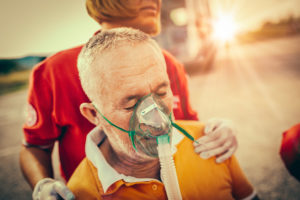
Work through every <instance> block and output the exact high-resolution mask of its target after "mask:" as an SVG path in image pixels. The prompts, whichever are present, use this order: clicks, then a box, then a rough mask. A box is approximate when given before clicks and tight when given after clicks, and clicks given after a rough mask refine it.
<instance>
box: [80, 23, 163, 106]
mask: <svg viewBox="0 0 300 200" xmlns="http://www.w3.org/2000/svg"><path fill="white" fill-rule="evenodd" d="M143 43H150V44H152V45H153V46H154V47H155V48H157V49H159V50H160V48H159V46H158V44H157V43H156V42H155V41H154V40H153V39H151V38H150V36H149V35H147V34H146V33H144V32H142V31H139V30H137V29H132V28H115V29H110V30H102V31H101V32H99V33H98V34H96V35H94V36H93V37H92V38H91V39H90V40H89V41H88V42H87V43H86V44H85V45H84V47H83V48H82V50H81V52H80V54H79V56H78V60H77V68H78V72H79V78H80V82H81V86H82V89H83V91H84V92H85V93H86V95H87V96H88V98H89V99H90V101H96V100H99V99H101V94H100V93H102V91H103V88H100V91H98V92H95V91H97V90H96V89H95V87H99V86H100V87H103V86H104V85H105V83H102V78H101V77H103V76H104V73H105V69H106V65H103V66H94V65H93V62H94V60H95V59H96V58H97V57H99V56H104V55H105V53H107V52H111V51H113V50H114V49H116V48H118V47H122V46H126V45H127V46H135V45H138V44H143ZM161 56H162V54H161ZM162 59H163V56H162ZM95 74H97V75H102V76H95ZM97 89H98V88H97Z"/></svg>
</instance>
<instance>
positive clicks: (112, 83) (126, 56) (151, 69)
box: [94, 42, 169, 100]
mask: <svg viewBox="0 0 300 200" xmlns="http://www.w3.org/2000/svg"><path fill="white" fill-rule="evenodd" d="M94 64H95V66H103V67H101V69H102V70H101V71H99V72H98V74H97V75H96V76H97V77H98V78H101V82H102V84H101V86H100V87H102V89H101V90H100V91H99V92H101V93H102V95H101V96H102V97H103V96H104V97H107V98H108V97H109V96H112V97H111V98H113V97H116V96H115V95H114V94H118V95H119V97H117V98H120V97H121V96H122V94H123V93H128V92H132V93H138V92H140V93H142V90H143V89H145V90H147V89H148V87H155V85H157V84H160V82H164V81H165V82H167V81H169V79H168V75H167V71H166V64H165V60H164V56H163V54H162V51H161V49H160V48H159V47H158V46H157V45H156V44H155V43H152V42H144V43H142V44H136V45H130V46H125V45H123V46H119V47H117V48H115V49H114V50H113V49H111V50H108V51H107V52H105V54H103V55H101V56H99V59H96V60H95V62H94ZM112 93H114V94H112ZM132 95H134V94H132ZM110 100H114V99H110Z"/></svg>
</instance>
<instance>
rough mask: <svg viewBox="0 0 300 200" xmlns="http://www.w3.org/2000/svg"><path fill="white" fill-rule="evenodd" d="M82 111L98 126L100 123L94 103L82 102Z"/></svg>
mask: <svg viewBox="0 0 300 200" xmlns="http://www.w3.org/2000/svg"><path fill="white" fill-rule="evenodd" d="M80 113H81V114H82V115H83V116H84V117H85V118H86V119H87V120H89V122H91V123H92V124H94V125H96V126H97V125H98V124H99V119H98V116H97V111H96V109H95V108H94V106H93V104H92V103H82V104H81V105H80Z"/></svg>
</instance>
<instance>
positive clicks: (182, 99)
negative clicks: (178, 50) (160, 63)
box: [163, 50, 198, 120]
mask: <svg viewBox="0 0 300 200" xmlns="http://www.w3.org/2000/svg"><path fill="white" fill-rule="evenodd" d="M163 54H164V57H165V60H166V64H167V72H168V76H169V79H170V84H171V89H172V92H173V96H174V105H173V113H174V116H175V119H176V120H198V115H197V112H196V111H195V110H193V109H192V107H191V104H190V99H189V91H188V82H187V77H186V72H185V69H184V67H183V65H182V64H181V63H180V62H179V61H177V60H176V59H175V58H174V57H173V56H172V55H171V54H170V53H168V52H166V51H164V50H163Z"/></svg>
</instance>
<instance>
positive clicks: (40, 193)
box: [32, 178, 75, 200]
mask: <svg viewBox="0 0 300 200" xmlns="http://www.w3.org/2000/svg"><path fill="white" fill-rule="evenodd" d="M32 198H33V200H57V199H66V200H74V199H75V196H74V195H73V193H72V192H71V191H70V190H69V189H68V188H67V186H66V185H65V184H64V183H63V182H61V181H57V180H54V179H52V178H44V179H42V180H40V181H39V182H38V183H37V184H36V186H35V187H34V190H33V193H32Z"/></svg>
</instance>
